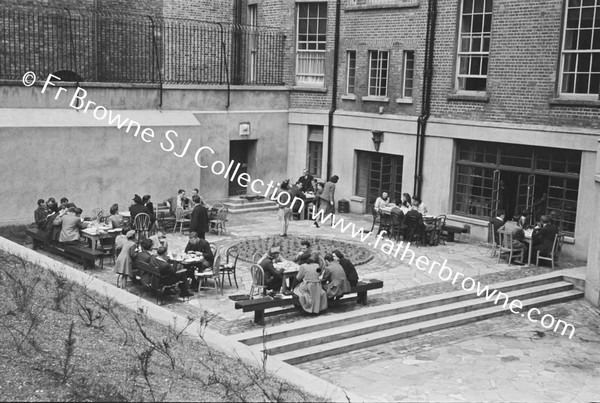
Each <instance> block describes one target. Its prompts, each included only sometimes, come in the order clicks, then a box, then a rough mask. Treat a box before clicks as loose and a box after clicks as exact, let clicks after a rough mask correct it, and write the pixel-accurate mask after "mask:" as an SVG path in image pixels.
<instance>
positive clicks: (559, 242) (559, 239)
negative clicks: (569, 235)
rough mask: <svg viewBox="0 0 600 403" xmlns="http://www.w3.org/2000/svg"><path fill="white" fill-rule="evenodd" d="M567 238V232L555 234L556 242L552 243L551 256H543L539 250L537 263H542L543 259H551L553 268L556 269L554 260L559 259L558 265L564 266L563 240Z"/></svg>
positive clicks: (537, 264) (536, 258)
mask: <svg viewBox="0 0 600 403" xmlns="http://www.w3.org/2000/svg"><path fill="white" fill-rule="evenodd" d="M564 240H565V234H561V233H558V234H556V235H555V236H554V243H553V244H552V252H550V256H541V255H540V251H539V250H538V251H537V253H536V257H535V265H536V266H539V265H540V259H541V260H549V261H550V262H551V263H552V269H554V261H555V260H558V266H559V267H562V264H561V262H560V252H561V251H562V246H563V242H564Z"/></svg>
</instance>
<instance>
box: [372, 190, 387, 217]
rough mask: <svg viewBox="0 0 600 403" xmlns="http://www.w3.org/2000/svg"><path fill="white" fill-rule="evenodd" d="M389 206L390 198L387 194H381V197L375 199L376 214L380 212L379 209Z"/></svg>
mask: <svg viewBox="0 0 600 403" xmlns="http://www.w3.org/2000/svg"><path fill="white" fill-rule="evenodd" d="M389 204H390V197H389V195H388V192H381V196H379V197H378V198H377V200H375V206H374V207H375V211H377V212H378V213H380V212H381V208H382V207H387V206H389Z"/></svg>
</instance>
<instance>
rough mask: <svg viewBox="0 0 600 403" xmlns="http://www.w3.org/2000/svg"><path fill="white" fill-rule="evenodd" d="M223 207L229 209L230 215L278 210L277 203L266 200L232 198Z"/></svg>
mask: <svg viewBox="0 0 600 403" xmlns="http://www.w3.org/2000/svg"><path fill="white" fill-rule="evenodd" d="M223 205H224V206H226V207H227V209H228V210H229V214H242V213H255V212H261V211H272V210H277V209H278V205H277V203H275V202H274V201H272V200H269V199H264V198H263V199H259V200H254V201H248V200H244V199H238V198H232V199H229V200H228V201H226V202H224V203H223Z"/></svg>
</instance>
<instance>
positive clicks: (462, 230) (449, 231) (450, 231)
mask: <svg viewBox="0 0 600 403" xmlns="http://www.w3.org/2000/svg"><path fill="white" fill-rule="evenodd" d="M468 232H469V227H467V226H466V225H465V226H464V227H457V226H454V225H444V226H443V227H442V234H444V235H446V239H447V240H448V241H449V242H454V234H466V233H468Z"/></svg>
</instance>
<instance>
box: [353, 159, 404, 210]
mask: <svg viewBox="0 0 600 403" xmlns="http://www.w3.org/2000/svg"><path fill="white" fill-rule="evenodd" d="M356 158H357V172H356V195H357V196H362V197H364V198H365V199H366V201H367V211H371V207H372V206H373V204H375V200H376V199H377V198H378V197H379V196H380V195H381V192H383V191H385V192H388V193H389V195H390V199H391V201H393V202H395V201H396V200H400V196H401V195H402V166H403V162H404V158H403V157H402V156H401V155H393V154H382V153H372V152H367V151H357V152H356Z"/></svg>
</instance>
